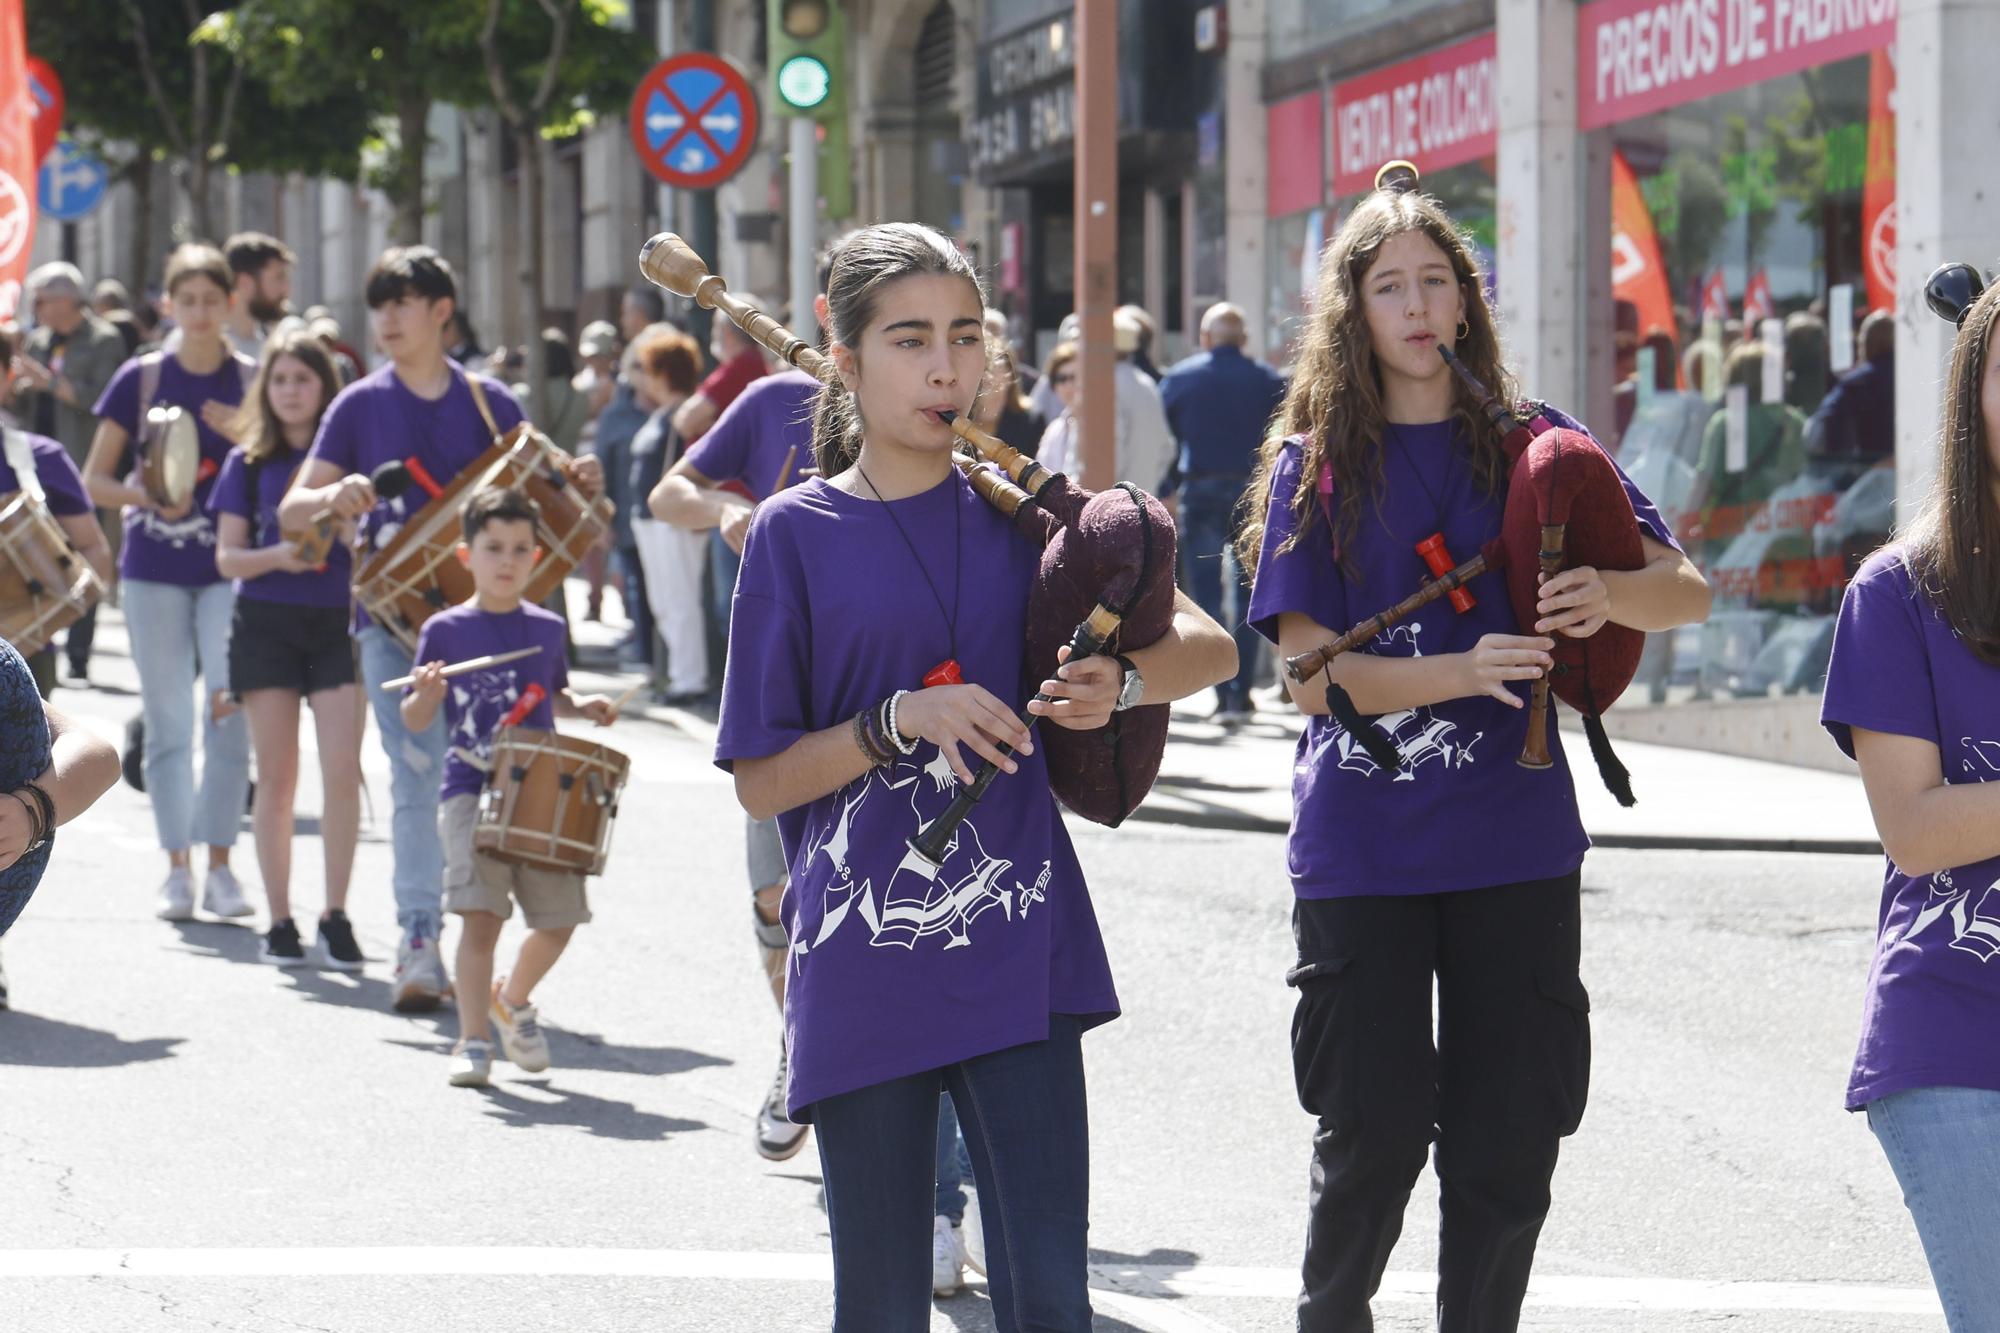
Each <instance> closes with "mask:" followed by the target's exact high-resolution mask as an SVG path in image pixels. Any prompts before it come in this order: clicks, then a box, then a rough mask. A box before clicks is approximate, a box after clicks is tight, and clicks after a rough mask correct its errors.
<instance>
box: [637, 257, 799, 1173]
mask: <svg viewBox="0 0 2000 1333" xmlns="http://www.w3.org/2000/svg"><path fill="white" fill-rule="evenodd" d="M823 271H824V266H822V272H823ZM824 285H825V284H824V283H822V284H821V286H822V287H824ZM825 302H826V298H825V297H824V296H820V297H817V298H816V304H818V305H819V306H820V307H822V308H821V309H820V311H819V323H820V326H821V327H822V328H824V327H825V326H826V311H825V309H824V305H825ZM819 391H820V384H819V381H818V380H816V379H814V378H813V377H812V376H810V375H808V374H806V373H805V372H804V371H803V370H786V371H781V372H779V373H778V374H776V375H767V376H765V377H764V378H763V379H760V380H758V381H757V382H756V383H755V384H753V385H751V386H750V387H749V388H748V389H746V390H745V391H744V392H743V394H742V395H741V396H740V397H739V398H738V399H737V400H736V401H735V402H733V403H731V404H730V405H729V410H728V411H726V412H724V413H723V414H722V418H721V420H719V421H717V422H716V423H715V426H714V428H713V429H712V430H710V431H708V433H707V434H705V435H703V436H702V438H701V439H700V440H698V441H696V443H695V445H694V447H693V448H691V449H689V450H688V451H687V452H686V453H685V454H683V455H682V456H681V458H680V460H679V461H678V462H676V463H675V464H674V465H673V467H672V468H670V469H669V470H668V472H667V474H666V476H664V477H662V478H661V479H660V484H659V485H658V486H656V487H654V488H653V492H652V494H651V496H649V497H648V505H649V507H650V508H651V510H652V513H653V515H654V517H656V518H658V519H660V520H661V521H662V522H664V523H668V524H671V525H673V526H674V527H676V528H681V529H684V530H686V531H690V532H707V531H713V532H714V533H716V534H717V539H716V540H714V541H712V542H711V549H710V560H709V566H710V569H711V570H712V572H713V574H714V579H715V584H716V589H715V591H716V599H717V601H718V602H719V603H721V605H722V606H724V607H727V606H728V605H729V603H730V599H731V598H732V597H733V596H734V594H735V589H736V572H737V564H738V561H739V560H740V554H739V553H740V552H741V551H742V549H743V539H744V534H745V533H747V532H748V531H749V527H750V515H751V513H752V512H753V510H754V509H755V507H756V505H757V503H758V501H759V500H762V499H765V498H768V497H769V496H771V495H772V494H774V493H775V492H776V491H778V490H781V489H783V488H784V487H785V486H788V485H790V484H792V483H793V482H796V481H799V480H801V479H802V478H803V474H804V472H805V470H806V469H807V468H808V466H809V465H810V463H811V461H812V457H813V429H812V420H813V404H814V403H815V402H816V401H817V399H818V397H819ZM744 840H745V859H746V863H747V868H748V871H749V876H750V895H751V896H750V908H751V923H750V924H751V930H752V932H753V933H754V934H755V935H756V938H757V951H758V954H759V956H760V957H761V958H762V960H763V963H764V975H765V978H766V979H767V980H768V981H769V982H770V986H771V998H772V999H773V1000H775V1001H776V1002H777V1005H778V1008H779V1009H780V1010H783V1008H784V1007H785V957H786V953H785V950H786V947H787V943H786V939H785V927H784V924H783V922H782V921H781V919H780V914H779V910H778V906H779V900H780V899H781V898H782V897H783V895H784V892H785V875H786V864H785V852H784V847H783V845H782V843H781V841H780V840H779V837H778V825H777V822H776V821H775V820H770V819H754V818H753V819H751V820H749V821H748V823H747V827H746V832H745V834H744ZM785 1079H786V1066H785V1048H784V1043H783V1039H782V1038H781V1039H780V1041H779V1047H778V1068H777V1072H776V1073H775V1074H774V1075H773V1076H772V1079H771V1088H770V1091H769V1092H768V1093H766V1094H765V1097H764V1102H763V1105H762V1106H761V1107H760V1108H759V1109H758V1112H757V1128H756V1134H755V1137H754V1139H753V1142H754V1143H755V1144H756V1147H757V1152H758V1154H759V1155H760V1156H763V1157H765V1158H768V1159H770V1160H771V1161H775V1162H781V1161H784V1160H785V1159H787V1158H789V1157H791V1156H792V1155H793V1154H794V1153H796V1152H798V1151H799V1149H800V1148H802V1147H804V1146H805V1139H806V1127H805V1126H804V1125H803V1124H800V1123H797V1122H795V1121H793V1120H791V1119H789V1118H788V1117H787V1116H786V1115H785Z"/></svg>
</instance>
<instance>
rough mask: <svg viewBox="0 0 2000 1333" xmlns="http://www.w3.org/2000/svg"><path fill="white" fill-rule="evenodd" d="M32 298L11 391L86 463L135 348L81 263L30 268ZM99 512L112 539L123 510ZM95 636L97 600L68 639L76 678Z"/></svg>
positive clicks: (30, 417) (86, 666)
mask: <svg viewBox="0 0 2000 1333" xmlns="http://www.w3.org/2000/svg"><path fill="white" fill-rule="evenodd" d="M28 300H29V302H30V303H31V305H32V308H33V310H34V313H35V328H34V331H33V332H31V333H30V334H29V335H28V339H27V342H26V343H25V344H24V345H23V346H22V347H21V348H20V351H19V353H18V354H17V355H16V356H15V357H14V359H13V369H14V371H15V372H16V373H15V375H14V379H13V383H12V387H11V390H10V392H11V394H12V396H13V398H14V399H15V400H16V401H17V402H18V403H19V406H20V411H21V416H22V420H23V422H24V424H26V425H27V427H28V429H29V430H32V431H34V432H35V433H36V434H38V435H46V436H48V437H49V438H50V439H53V440H57V441H59V442H60V443H61V444H62V447H63V448H64V449H67V450H68V451H69V456H70V459H71V460H72V469H74V468H80V467H82V466H83V462H84V460H85V459H86V458H88V457H89V456H90V442H91V439H92V438H93V437H94V436H95V435H96V434H97V418H96V417H95V416H93V415H91V410H90V409H91V405H92V404H94V403H95V402H96V401H97V399H98V396H99V395H100V394H102V393H103V392H104V389H105V386H106V385H108V384H110V383H111V377H112V376H113V375H115V374H116V373H117V372H118V367H119V366H121V365H123V364H124V362H125V359H126V357H127V356H129V355H130V353H129V351H128V350H127V349H126V345H125V339H124V338H123V337H121V336H120V335H119V332H118V330H117V329H116V328H114V327H113V326H112V325H111V324H110V323H109V322H108V321H106V320H105V319H104V318H103V317H102V316H100V315H98V314H97V313H96V312H95V311H93V310H92V309H90V307H89V306H87V305H85V304H84V288H83V274H82V273H81V272H79V271H78V269H77V267H76V265H74V264H65V263H61V262H57V263H53V264H44V265H42V266H41V267H40V268H38V269H36V270H35V271H34V272H32V273H30V274H29V275H28ZM98 519H99V522H100V524H101V525H102V526H103V528H104V532H105V536H106V539H107V541H108V540H109V536H110V533H111V525H112V524H113V523H114V522H116V520H117V515H115V514H113V513H112V512H111V511H110V510H108V509H107V510H105V511H104V512H103V513H102V514H100V515H98ZM96 636H97V605H96V603H94V602H93V603H92V604H91V606H90V608H89V609H88V610H86V611H85V612H84V613H83V615H81V616H80V617H78V618H77V621H76V623H75V624H73V625H71V626H70V627H69V632H68V633H67V634H66V635H65V636H64V638H63V653H64V655H65V656H66V657H68V659H69V678H70V679H71V680H78V681H80V680H85V679H87V678H88V676H89V674H90V649H91V644H92V643H93V642H94V641H95V639H96Z"/></svg>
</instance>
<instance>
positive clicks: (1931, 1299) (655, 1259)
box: [0, 1246, 1940, 1333]
mask: <svg viewBox="0 0 2000 1333" xmlns="http://www.w3.org/2000/svg"><path fill="white" fill-rule="evenodd" d="M448 1275H463V1276H492V1277H510V1276H526V1277H637V1278H683V1279H708V1280H721V1281H730V1282H753V1281H756V1282H773V1281H777V1282H831V1281H832V1280H833V1261H832V1259H831V1257H830V1256H828V1255H825V1254H765V1253H757V1252H753V1251H743V1250H621V1249H595V1248H567V1249H566V1248H558V1247H545V1246H534V1247H530V1246H437V1247H427V1248H420V1247H396V1248H388V1247H367V1246H356V1247H352V1248H332V1247H310V1246H303V1247H298V1248H292V1249H282V1248H261V1249H200V1248H191V1249H129V1250H117V1249H94V1250H84V1249H76V1250H0V1279H4V1278H78V1277H119V1276H146V1277H229V1278H256V1277H437V1276H448ZM1090 1276H1091V1285H1092V1287H1094V1288H1096V1289H1097V1290H1098V1291H1099V1292H1100V1293H1102V1294H1105V1295H1107V1296H1110V1297H1113V1298H1114V1301H1113V1303H1116V1304H1119V1305H1121V1306H1125V1307H1128V1308H1131V1307H1139V1308H1144V1309H1145V1310H1147V1312H1148V1314H1147V1317H1148V1318H1149V1319H1150V1320H1151V1321H1152V1322H1154V1323H1156V1324H1158V1325H1159V1326H1160V1328H1161V1330H1162V1331H1163V1333H1192V1331H1193V1330H1197V1329H1199V1330H1209V1329H1214V1328H1217V1327H1219V1326H1218V1325H1215V1324H1213V1323H1211V1322H1210V1321H1208V1320H1203V1319H1200V1318H1199V1317H1198V1316H1193V1315H1191V1314H1188V1313H1186V1312H1182V1311H1173V1307H1171V1306H1169V1305H1166V1304H1164V1302H1166V1301H1169V1300H1174V1299H1188V1298H1200V1297H1209V1298H1226V1299H1244V1298H1248V1299H1258V1300H1291V1299H1293V1297H1294V1296H1296V1295H1297V1293H1298V1273H1297V1271H1296V1270H1295V1269H1290V1268H1232V1267H1227V1266H1223V1265H1213V1266H1211V1265H1206V1264H1201V1265H1196V1266H1194V1267H1191V1268H1187V1267H1175V1266H1171V1265H1155V1264H1139V1265H1121V1264H1094V1265H1092V1266H1091V1270H1090ZM1436 1288H1437V1279H1436V1278H1435V1277H1434V1276H1433V1275H1432V1274H1429V1273H1418V1272H1397V1273H1390V1274H1388V1275H1387V1276H1386V1278H1385V1279H1384V1281H1383V1284H1382V1291H1381V1294H1380V1297H1379V1299H1381V1300H1385V1301H1393V1302H1398V1303H1403V1302H1420V1303H1428V1302H1429V1301H1431V1300H1432V1299H1433V1296H1434V1293H1435V1292H1436ZM1528 1304H1529V1305H1530V1306H1540V1307H1544V1308H1556V1309H1584V1310H1726V1311H1740V1310H1801V1311H1811V1312H1819V1313H1835V1314H1882V1315H1929V1316H1936V1315H1937V1314H1939V1313H1940V1308H1939V1305H1938V1300H1937V1296H1936V1295H1935V1293H1933V1292H1932V1291H1930V1290H1929V1289H1928V1288H1924V1287H1875V1286H1863V1285H1860V1284H1855V1283H1845V1282H1703V1281H1695V1280H1690V1279H1685V1278H1629V1277H1559V1276H1545V1277H1537V1278H1535V1280H1534V1281H1533V1282H1532V1283H1531V1284H1530V1286H1529V1288H1528ZM1167 1311H1172V1312H1173V1316H1172V1317H1169V1315H1167V1314H1166V1313H1163V1312H1167ZM1177 1321H1178V1322H1177Z"/></svg>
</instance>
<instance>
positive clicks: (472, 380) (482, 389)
mask: <svg viewBox="0 0 2000 1333" xmlns="http://www.w3.org/2000/svg"><path fill="white" fill-rule="evenodd" d="M458 373H459V374H461V375H463V376H464V377H465V387H466V388H468V389H470V390H472V401H473V403H474V405H476V406H477V407H478V408H479V415H480V416H481V417H482V418H484V419H485V421H486V429H487V430H489V431H491V432H492V434H493V438H494V439H495V440H498V439H499V438H500V423H499V422H497V421H495V420H494V419H493V409H492V407H491V406H489V405H488V404H487V402H486V386H485V385H483V384H481V383H480V382H479V376H477V375H475V374H473V373H472V372H471V371H469V370H463V369H461V370H460V371H459V372H458Z"/></svg>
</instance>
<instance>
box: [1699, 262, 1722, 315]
mask: <svg viewBox="0 0 2000 1333" xmlns="http://www.w3.org/2000/svg"><path fill="white" fill-rule="evenodd" d="M1698 318H1700V319H1701V320H1702V321H1703V322H1706V321H1708V320H1711V319H1716V320H1727V319H1728V318H1729V286H1728V284H1727V283H1725V282H1724V281H1723V280H1722V270H1721V269H1717V270H1715V272H1713V273H1711V274H1709V275H1708V283H1707V285H1705V286H1704V287H1703V288H1702V289H1701V313H1700V315H1699V316H1698Z"/></svg>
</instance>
